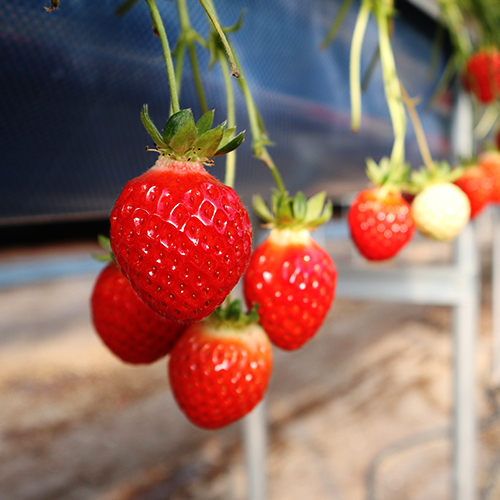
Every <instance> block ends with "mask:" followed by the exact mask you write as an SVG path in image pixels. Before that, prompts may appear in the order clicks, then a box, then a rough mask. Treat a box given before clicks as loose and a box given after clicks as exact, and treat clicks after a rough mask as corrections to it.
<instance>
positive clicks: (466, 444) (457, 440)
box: [452, 224, 479, 500]
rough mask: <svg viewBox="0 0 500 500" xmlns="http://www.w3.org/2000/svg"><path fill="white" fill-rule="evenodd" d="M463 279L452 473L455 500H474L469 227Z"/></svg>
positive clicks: (475, 306) (473, 264)
mask: <svg viewBox="0 0 500 500" xmlns="http://www.w3.org/2000/svg"><path fill="white" fill-rule="evenodd" d="M456 251H457V255H456V260H457V268H458V269H457V271H458V272H459V273H460V275H461V276H462V280H463V281H462V290H461V301H460V302H459V303H458V304H457V305H456V306H455V307H454V308H453V312H454V318H453V319H454V323H453V340H454V341H453V344H454V349H453V351H454V360H453V396H454V397H453V401H454V408H453V472H452V487H453V499H454V500H475V499H476V498H477V496H476V495H477V488H476V456H477V453H476V448H477V418H476V332H477V324H478V310H479V283H478V278H479V269H478V264H477V262H478V259H477V245H476V237H475V234H474V230H473V227H472V226H471V224H469V225H468V226H467V227H466V229H465V230H464V231H463V232H462V234H461V235H460V236H459V240H458V242H457V245H456Z"/></svg>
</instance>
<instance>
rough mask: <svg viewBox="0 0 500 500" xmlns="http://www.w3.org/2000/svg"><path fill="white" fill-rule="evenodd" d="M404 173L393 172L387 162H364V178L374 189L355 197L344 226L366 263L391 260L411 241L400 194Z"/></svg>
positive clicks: (410, 222)
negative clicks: (365, 172)
mask: <svg viewBox="0 0 500 500" xmlns="http://www.w3.org/2000/svg"><path fill="white" fill-rule="evenodd" d="M406 172H407V169H406V167H404V166H398V167H397V168H394V167H393V165H392V164H391V162H390V161H389V160H388V159H387V158H382V160H381V161H380V164H379V165H377V164H376V163H375V162H374V161H373V160H371V159H369V160H368V161H367V175H368V177H369V179H370V180H371V181H372V182H373V183H374V184H375V187H373V188H371V189H364V190H363V191H361V192H360V193H358V195H357V196H356V197H355V199H354V200H353V201H352V203H351V206H350V208H349V213H348V216H347V222H348V225H349V230H350V233H351V238H352V240H353V242H354V244H355V245H356V247H357V249H358V250H359V253H360V254H361V255H363V257H365V258H366V259H368V260H387V259H391V258H392V257H394V256H395V255H396V254H397V253H398V252H399V251H400V250H401V249H402V248H403V247H405V246H406V245H407V244H408V243H409V242H410V241H411V239H412V238H413V233H414V232H415V223H414V222H413V218H412V216H411V210H410V204H409V203H408V202H407V201H406V200H405V199H404V198H403V195H402V194H401V192H400V185H401V184H402V182H403V180H404V178H405V176H406Z"/></svg>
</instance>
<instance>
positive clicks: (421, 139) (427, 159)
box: [401, 85, 435, 173]
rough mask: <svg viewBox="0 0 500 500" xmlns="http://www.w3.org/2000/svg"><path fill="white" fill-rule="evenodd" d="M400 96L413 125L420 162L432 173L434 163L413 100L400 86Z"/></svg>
mask: <svg viewBox="0 0 500 500" xmlns="http://www.w3.org/2000/svg"><path fill="white" fill-rule="evenodd" d="M401 96H402V98H403V102H404V104H405V106H406V109H407V110H408V115H409V116H410V120H411V122H412V125H413V130H414V131H415V136H416V138H417V143H418V148H419V150H420V154H421V155H422V160H423V162H424V165H425V166H426V167H427V170H428V171H429V172H431V173H432V172H434V170H435V168H434V162H433V160H432V156H431V152H430V150H429V145H428V144H427V140H426V138H425V132H424V127H423V126H422V122H421V121H420V117H419V116H418V113H417V108H416V107H415V99H412V98H411V97H410V96H409V95H408V93H407V92H406V89H405V88H404V87H403V85H401Z"/></svg>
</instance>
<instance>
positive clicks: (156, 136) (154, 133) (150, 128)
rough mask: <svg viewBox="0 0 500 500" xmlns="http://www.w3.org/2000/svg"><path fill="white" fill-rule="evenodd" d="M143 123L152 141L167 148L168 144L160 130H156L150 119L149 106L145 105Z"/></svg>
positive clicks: (143, 107)
mask: <svg viewBox="0 0 500 500" xmlns="http://www.w3.org/2000/svg"><path fill="white" fill-rule="evenodd" d="M141 121H142V124H143V125H144V127H145V128H146V130H147V132H148V134H149V135H150V136H151V139H153V142H154V143H155V144H156V145H157V146H158V147H160V146H166V144H165V143H164V142H163V137H162V135H161V134H160V132H159V130H158V129H157V128H156V126H155V124H154V123H153V121H152V120H151V118H150V117H149V113H148V105H147V104H144V105H143V106H142V109H141Z"/></svg>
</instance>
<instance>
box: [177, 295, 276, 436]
mask: <svg viewBox="0 0 500 500" xmlns="http://www.w3.org/2000/svg"><path fill="white" fill-rule="evenodd" d="M240 308H241V304H240V303H239V301H235V303H233V304H231V306H229V307H228V308H227V309H226V310H225V312H224V311H217V312H216V313H215V314H214V315H212V316H211V317H210V318H208V319H206V320H204V321H202V322H200V323H195V324H193V325H192V326H190V327H189V328H188V329H187V330H186V332H185V333H184V334H183V335H182V337H181V338H180V339H179V340H178V342H177V343H176V344H175V346H174V348H173V349H172V352H171V355H170V359H169V361H168V376H169V380H170V385H171V388H172V393H173V395H174V398H175V400H176V401H177V403H178V405H179V407H180V408H181V410H182V411H183V412H184V414H185V415H186V416H187V417H188V419H189V420H190V421H191V422H192V423H193V424H195V425H197V426H198V427H201V428H203V429H218V428H221V427H224V426H226V425H229V424H231V423H233V422H235V421H236V420H238V419H240V418H241V417H243V416H245V415H246V414H247V413H249V412H250V411H251V410H252V409H253V408H254V407H255V406H256V405H257V403H259V402H260V401H261V399H262V398H263V396H264V394H265V392H266V389H267V386H268V383H269V379H270V376H271V372H272V366H273V357H272V348H271V344H270V342H269V339H268V338H267V336H266V334H265V333H264V330H263V329H262V328H261V327H260V326H259V324H258V323H256V321H255V319H256V318H254V317H253V315H241V314H238V313H236V314H233V312H232V311H235V310H238V309H240ZM228 311H229V313H228Z"/></svg>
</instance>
